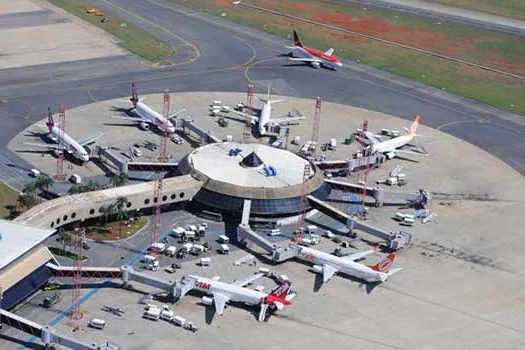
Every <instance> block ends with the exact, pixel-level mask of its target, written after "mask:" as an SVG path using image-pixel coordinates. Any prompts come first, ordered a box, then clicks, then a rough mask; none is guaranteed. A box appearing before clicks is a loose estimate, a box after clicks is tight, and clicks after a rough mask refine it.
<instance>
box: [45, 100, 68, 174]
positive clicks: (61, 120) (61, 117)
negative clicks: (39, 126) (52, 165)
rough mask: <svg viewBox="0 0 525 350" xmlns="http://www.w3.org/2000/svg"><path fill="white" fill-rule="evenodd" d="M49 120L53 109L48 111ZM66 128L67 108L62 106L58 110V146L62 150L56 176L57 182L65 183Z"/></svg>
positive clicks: (58, 158)
mask: <svg viewBox="0 0 525 350" xmlns="http://www.w3.org/2000/svg"><path fill="white" fill-rule="evenodd" d="M47 113H48V118H49V117H50V116H51V108H48V109H47ZM65 128H66V106H65V105H63V104H61V105H60V107H59V109H58V129H59V130H60V133H59V134H58V146H59V147H60V150H59V152H58V157H57V172H56V174H55V180H56V181H65V180H66V174H65V173H64V156H65V152H66V151H65V141H64V130H65Z"/></svg>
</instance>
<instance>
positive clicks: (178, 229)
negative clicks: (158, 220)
mask: <svg viewBox="0 0 525 350" xmlns="http://www.w3.org/2000/svg"><path fill="white" fill-rule="evenodd" d="M184 233H186V230H185V229H184V228H182V227H175V228H174V229H173V230H171V234H172V235H173V236H174V237H177V238H180V237H182V235H183V234H184Z"/></svg>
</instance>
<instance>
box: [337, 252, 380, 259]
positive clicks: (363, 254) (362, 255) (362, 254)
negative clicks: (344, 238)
mask: <svg viewBox="0 0 525 350" xmlns="http://www.w3.org/2000/svg"><path fill="white" fill-rule="evenodd" d="M376 252H377V250H376V249H371V250H366V251H364V252H359V253H355V254H351V255H347V256H345V257H344V258H343V259H348V260H352V261H356V260H359V259H363V258H366V257H367V256H369V255H370V254H374V253H376Z"/></svg>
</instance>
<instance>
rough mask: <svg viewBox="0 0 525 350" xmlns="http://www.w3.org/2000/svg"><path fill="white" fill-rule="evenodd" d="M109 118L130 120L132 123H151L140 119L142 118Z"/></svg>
mask: <svg viewBox="0 0 525 350" xmlns="http://www.w3.org/2000/svg"><path fill="white" fill-rule="evenodd" d="M111 118H114V119H123V120H132V121H134V122H144V123H151V122H150V121H149V120H147V119H142V118H134V117H120V116H117V115H112V116H111Z"/></svg>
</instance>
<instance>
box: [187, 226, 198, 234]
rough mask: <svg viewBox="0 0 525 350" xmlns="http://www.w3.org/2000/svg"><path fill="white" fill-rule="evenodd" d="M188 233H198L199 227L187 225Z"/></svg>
mask: <svg viewBox="0 0 525 350" xmlns="http://www.w3.org/2000/svg"><path fill="white" fill-rule="evenodd" d="M186 231H193V232H196V231H197V226H195V225H186Z"/></svg>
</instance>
